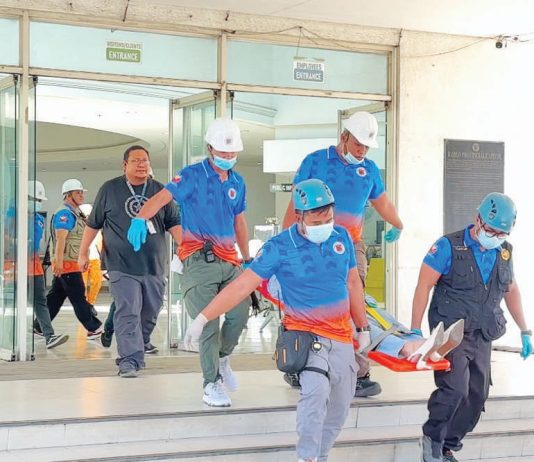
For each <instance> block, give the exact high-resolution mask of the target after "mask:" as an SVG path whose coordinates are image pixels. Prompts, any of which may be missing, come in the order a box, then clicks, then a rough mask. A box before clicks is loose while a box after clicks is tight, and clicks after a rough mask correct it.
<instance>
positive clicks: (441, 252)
mask: <svg viewBox="0 0 534 462" xmlns="http://www.w3.org/2000/svg"><path fill="white" fill-rule="evenodd" d="M473 226H474V225H469V226H468V227H467V228H466V229H465V231H464V243H465V246H466V247H469V248H470V249H471V251H472V252H473V255H474V256H475V261H476V264H477V267H478V270H479V272H480V275H481V276H482V281H483V282H484V284H486V283H487V282H488V281H489V278H490V276H491V273H492V271H493V267H494V266H495V262H496V261H497V255H498V254H499V253H500V252H501V247H500V246H499V247H497V248H496V249H487V250H484V251H482V250H480V244H479V243H478V242H477V241H475V240H474V239H473V238H472V237H471V234H470V233H469V231H470V229H471V228H472V227H473ZM423 262H424V263H426V264H427V265H428V266H430V267H431V268H432V269H433V270H435V271H437V272H438V273H440V274H448V272H449V271H450V270H451V265H452V248H451V243H450V241H449V240H448V239H447V238H446V237H442V238H440V239H438V240H437V241H436V243H435V244H434V245H433V246H432V247H431V248H430V250H429V251H428V253H427V254H426V256H425V258H424V260H423Z"/></svg>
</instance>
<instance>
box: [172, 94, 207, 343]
mask: <svg viewBox="0 0 534 462" xmlns="http://www.w3.org/2000/svg"><path fill="white" fill-rule="evenodd" d="M216 104H217V92H215V91H206V92H203V93H198V94H196V95H191V96H187V97H184V98H180V99H176V100H173V101H171V103H170V130H169V133H170V143H169V145H170V151H171V152H170V154H171V155H170V171H171V172H172V173H171V175H174V174H176V173H177V172H179V171H180V170H181V169H182V168H184V167H185V166H186V165H189V164H191V163H194V162H197V161H199V160H201V159H202V158H203V157H204V156H205V155H206V150H205V146H206V143H205V142H204V134H205V133H206V129H207V127H208V125H209V124H210V122H212V121H213V120H214V119H215V114H216V113H217V106H216ZM173 250H174V246H173ZM168 301H169V316H168V320H169V346H170V347H171V348H177V347H178V342H179V341H180V340H181V339H183V336H184V334H185V330H186V329H187V326H188V325H189V317H188V315H187V313H186V311H185V309H184V307H183V303H182V293H181V290H180V275H179V274H178V273H175V272H173V271H171V272H170V276H169V292H168Z"/></svg>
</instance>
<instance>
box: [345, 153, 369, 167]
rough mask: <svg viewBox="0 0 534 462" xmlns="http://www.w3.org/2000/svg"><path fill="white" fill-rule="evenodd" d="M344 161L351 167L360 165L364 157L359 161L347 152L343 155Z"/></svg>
mask: <svg viewBox="0 0 534 462" xmlns="http://www.w3.org/2000/svg"><path fill="white" fill-rule="evenodd" d="M345 160H346V161H347V162H348V163H349V164H352V165H360V164H361V163H363V161H364V160H365V157H363V158H362V159H361V160H358V159H356V157H354V156H353V155H352V154H351V153H350V152H347V154H345Z"/></svg>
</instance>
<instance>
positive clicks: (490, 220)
mask: <svg viewBox="0 0 534 462" xmlns="http://www.w3.org/2000/svg"><path fill="white" fill-rule="evenodd" d="M478 213H479V215H480V218H482V221H483V222H484V223H486V224H487V225H488V226H491V227H492V228H493V229H496V230H497V231H502V232H504V233H510V231H512V228H513V227H514V224H515V218H516V215H517V210H516V208H515V204H514V201H512V199H510V198H509V197H508V196H507V195H506V194H501V193H498V192H492V193H489V194H488V195H487V196H486V197H485V198H484V199H482V202H481V203H480V205H479V206H478Z"/></svg>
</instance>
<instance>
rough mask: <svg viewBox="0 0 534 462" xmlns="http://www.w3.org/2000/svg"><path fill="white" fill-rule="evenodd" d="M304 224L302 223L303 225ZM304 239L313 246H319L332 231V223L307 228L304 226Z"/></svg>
mask: <svg viewBox="0 0 534 462" xmlns="http://www.w3.org/2000/svg"><path fill="white" fill-rule="evenodd" d="M303 224H304V223H303ZM304 230H305V232H306V238H307V239H308V240H309V241H310V242H313V243H314V244H321V243H323V242H325V241H326V240H327V239H328V238H329V237H330V235H331V234H332V231H333V230H334V223H326V224H324V225H316V226H308V225H306V224H304Z"/></svg>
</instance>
